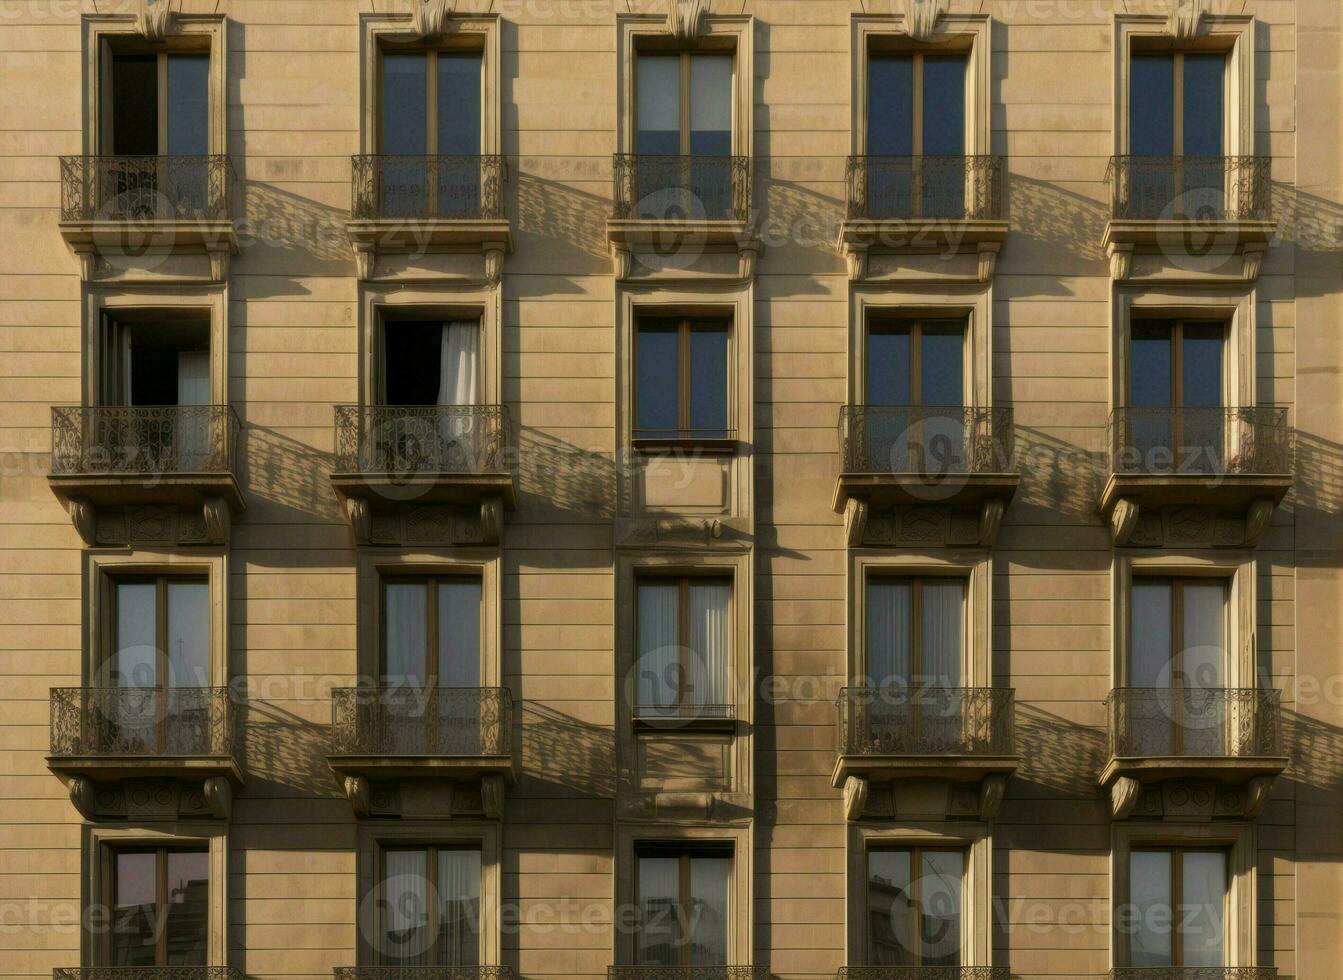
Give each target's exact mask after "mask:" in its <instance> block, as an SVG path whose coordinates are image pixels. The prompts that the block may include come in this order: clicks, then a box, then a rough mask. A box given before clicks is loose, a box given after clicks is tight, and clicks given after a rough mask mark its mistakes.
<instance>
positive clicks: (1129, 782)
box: [1110, 776, 1142, 820]
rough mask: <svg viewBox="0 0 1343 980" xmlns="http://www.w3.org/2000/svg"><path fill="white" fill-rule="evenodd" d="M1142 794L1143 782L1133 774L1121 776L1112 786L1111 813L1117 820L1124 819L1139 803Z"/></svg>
mask: <svg viewBox="0 0 1343 980" xmlns="http://www.w3.org/2000/svg"><path fill="white" fill-rule="evenodd" d="M1141 795H1142V784H1141V783H1140V782H1138V781H1137V780H1136V779H1134V778H1132V777H1131V776H1120V777H1119V778H1118V779H1116V780H1115V781H1114V785H1113V786H1111V787H1110V813H1111V815H1112V816H1113V817H1114V818H1115V819H1116V820H1123V819H1124V818H1125V817H1127V816H1128V815H1129V814H1130V813H1132V812H1133V808H1134V807H1135V806H1137V805H1138V797H1139V796H1141Z"/></svg>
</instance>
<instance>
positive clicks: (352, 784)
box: [345, 776, 373, 817]
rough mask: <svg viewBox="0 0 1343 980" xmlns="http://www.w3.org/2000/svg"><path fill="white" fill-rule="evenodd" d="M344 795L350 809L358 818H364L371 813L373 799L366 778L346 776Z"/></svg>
mask: <svg viewBox="0 0 1343 980" xmlns="http://www.w3.org/2000/svg"><path fill="white" fill-rule="evenodd" d="M345 795H346V796H347V797H348V798H349V800H350V808H351V809H353V810H354V812H355V813H356V814H357V815H358V816H361V817H366V816H368V815H369V813H370V812H371V811H372V809H373V799H372V793H371V792H370V789H369V783H368V777H366V776H346V777H345Z"/></svg>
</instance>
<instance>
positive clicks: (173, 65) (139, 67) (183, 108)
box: [105, 52, 210, 173]
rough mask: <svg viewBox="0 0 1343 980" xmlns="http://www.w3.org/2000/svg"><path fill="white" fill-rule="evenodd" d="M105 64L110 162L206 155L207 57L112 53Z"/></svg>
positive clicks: (207, 120)
mask: <svg viewBox="0 0 1343 980" xmlns="http://www.w3.org/2000/svg"><path fill="white" fill-rule="evenodd" d="M110 62H111V63H110V65H109V72H108V74H109V76H110V82H111V84H110V92H109V96H110V103H111V104H110V110H111V111H110V114H109V121H110V131H109V132H108V133H107V134H106V144H107V146H108V149H109V150H110V152H111V154H112V155H113V156H156V155H166V156H204V155H205V154H207V153H209V152H210V138H209V112H210V99H209V92H210V56H209V54H208V53H200V54H196V53H191V54H168V53H165V52H157V53H154V52H150V53H129V52H127V53H119V52H113V53H112V55H111V59H110ZM105 152H107V151H105ZM202 173H203V171H202Z"/></svg>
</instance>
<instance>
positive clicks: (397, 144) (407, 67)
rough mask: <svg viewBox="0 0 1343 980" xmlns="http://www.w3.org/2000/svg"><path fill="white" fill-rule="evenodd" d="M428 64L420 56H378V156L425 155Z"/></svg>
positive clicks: (427, 113)
mask: <svg viewBox="0 0 1343 980" xmlns="http://www.w3.org/2000/svg"><path fill="white" fill-rule="evenodd" d="M428 72H429V61H428V58H426V57H425V55H423V54H390V53H389V54H384V55H383V56H382V152H383V153H384V154H388V155H392V156H395V155H400V154H407V155H412V156H423V155H424V154H426V153H428V152H429V146H428V127H427V125H426V121H427V120H428V117H429V93H428V86H429V81H428V77H429V76H428Z"/></svg>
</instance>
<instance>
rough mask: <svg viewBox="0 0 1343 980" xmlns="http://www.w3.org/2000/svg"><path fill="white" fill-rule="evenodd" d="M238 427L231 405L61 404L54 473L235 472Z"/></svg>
mask: <svg viewBox="0 0 1343 980" xmlns="http://www.w3.org/2000/svg"><path fill="white" fill-rule="evenodd" d="M239 427H240V424H239V422H238V416H237V413H235V412H234V411H233V409H232V407H230V406H228V405H157V406H140V405H130V406H123V405H113V406H97V407H87V408H86V407H81V406H78V405H75V406H58V407H54V408H52V410H51V472H52V473H57V474H116V473H125V474H145V473H159V474H167V473H231V472H233V456H234V447H235V446H236V445H237V441H238V430H239Z"/></svg>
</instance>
